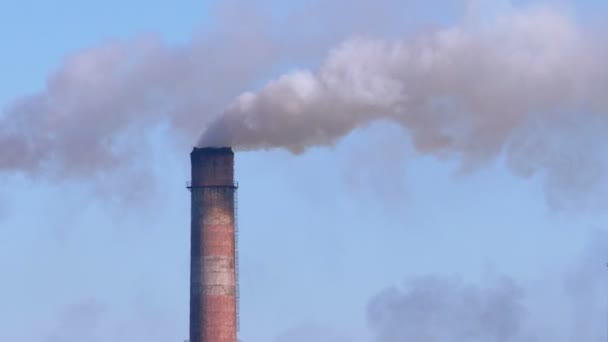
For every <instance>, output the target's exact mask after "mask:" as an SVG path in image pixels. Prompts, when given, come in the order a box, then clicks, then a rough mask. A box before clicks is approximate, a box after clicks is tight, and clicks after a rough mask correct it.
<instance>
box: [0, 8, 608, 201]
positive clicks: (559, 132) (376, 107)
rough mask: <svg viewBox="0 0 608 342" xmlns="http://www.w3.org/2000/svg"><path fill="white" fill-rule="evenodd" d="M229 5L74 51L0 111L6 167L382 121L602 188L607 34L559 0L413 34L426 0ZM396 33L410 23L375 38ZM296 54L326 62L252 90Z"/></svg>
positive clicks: (64, 173)
mask: <svg viewBox="0 0 608 342" xmlns="http://www.w3.org/2000/svg"><path fill="white" fill-rule="evenodd" d="M228 3H229V4H231V5H227V6H226V7H225V8H224V9H223V10H222V11H219V12H218V13H220V14H219V15H218V18H219V19H218V25H217V27H215V28H214V29H213V30H211V31H210V32H207V33H206V34H200V35H196V36H195V37H194V38H193V40H192V41H191V42H189V43H187V44H185V45H181V46H173V45H171V44H167V43H166V42H164V41H163V40H162V39H160V38H158V37H156V36H153V35H143V36H140V37H137V38H134V39H132V40H126V41H121V40H115V41H111V42H109V43H106V44H104V45H101V46H98V47H93V48H90V49H85V50H82V51H79V52H77V53H74V54H72V55H70V56H68V57H67V58H66V59H65V61H64V63H63V64H62V66H61V67H60V68H59V70H58V71H57V72H55V73H53V74H52V75H51V76H50V77H49V79H48V82H47V86H46V89H44V90H43V91H41V92H39V93H36V94H32V95H28V96H24V97H22V98H21V99H19V100H18V101H15V102H14V103H12V104H11V105H10V106H8V107H6V108H5V109H4V110H3V112H2V113H1V114H0V145H1V146H2V147H3V148H2V149H1V150H0V170H6V171H17V172H21V173H25V174H28V175H32V176H39V175H44V176H47V175H54V176H59V177H74V176H77V177H85V178H86V177H89V176H90V175H92V174H100V173H101V174H103V173H106V172H108V171H112V170H116V169H118V168H120V167H122V166H125V165H129V164H130V163H132V159H133V158H134V156H137V152H136V151H137V150H141V145H142V144H144V143H145V142H146V140H145V139H146V134H147V133H146V132H149V131H150V130H151V128H153V127H156V126H158V125H159V124H161V125H162V124H165V125H167V126H168V127H169V128H170V130H171V132H173V133H176V134H175V135H176V136H178V137H180V139H183V138H186V139H196V136H197V135H199V134H200V132H201V131H203V132H204V133H203V134H202V136H200V138H199V140H198V145H199V146H219V145H222V146H224V145H230V146H233V147H235V148H236V149H238V150H254V149H273V148H284V149H287V150H290V151H292V152H294V153H300V152H303V151H305V150H306V149H308V148H310V147H313V146H328V145H334V144H336V143H338V142H339V141H340V139H341V138H343V137H345V136H347V135H348V134H349V133H351V132H352V131H353V130H356V129H358V128H361V127H364V126H367V125H370V124H372V123H374V122H379V121H385V122H386V121H388V122H391V123H394V124H396V125H398V126H399V127H402V128H403V129H404V131H405V132H406V133H407V136H408V137H409V138H410V139H411V141H412V143H413V145H414V147H415V148H416V150H417V151H418V152H419V153H422V154H429V155H433V156H437V157H440V158H453V159H456V160H459V161H461V165H462V169H463V170H465V171H466V170H471V169H474V168H475V167H478V166H480V165H483V164H486V163H488V162H491V161H493V160H495V159H496V158H497V157H499V156H503V155H504V156H506V158H507V164H508V166H509V167H510V168H511V169H512V170H513V171H514V172H515V173H516V174H518V175H521V176H524V177H529V176H533V175H536V174H537V173H542V174H545V175H546V179H545V181H546V184H547V190H548V192H547V193H548V194H549V197H550V198H551V199H552V201H553V204H554V205H555V206H560V205H562V204H563V203H562V201H561V199H563V198H576V196H572V194H573V193H575V194H576V193H588V192H589V191H591V190H594V189H595V188H596V187H597V184H599V182H600V180H602V179H603V177H604V176H603V175H604V174H606V172H605V171H606V170H608V167H607V165H606V163H605V160H606V158H605V157H606V156H604V155H603V154H605V152H603V151H601V149H600V148H599V147H598V146H602V145H604V144H605V143H606V138H605V136H607V135H606V134H605V132H606V129H607V128H608V125H607V122H606V117H607V114H608V100H607V99H608V97H607V96H605V95H606V91H607V89H608V62H606V61H608V58H606V57H607V56H606V53H605V52H606V51H605V47H606V42H605V40H603V39H602V38H600V37H599V35H595V34H594V33H593V31H592V30H590V29H588V28H586V27H584V26H583V25H582V24H580V23H578V22H577V21H576V20H575V19H574V18H572V17H571V16H569V15H567V14H565V13H564V12H562V11H558V10H556V9H554V8H552V7H548V6H532V7H527V8H519V9H514V8H509V9H503V10H501V11H500V13H498V14H497V15H495V16H494V17H492V18H491V19H487V18H486V20H484V21H483V22H479V21H476V20H470V18H469V17H468V16H464V18H463V20H462V21H460V22H456V23H455V24H451V25H448V26H446V27H444V28H442V29H434V30H430V29H427V30H426V31H422V32H419V33H418V34H412V32H411V31H412V30H411V27H410V26H409V25H412V23H418V22H417V20H418V19H412V17H416V15H413V13H416V12H415V11H416V10H417V9H419V8H422V7H424V6H423V5H420V2H417V1H407V2H402V1H393V0H385V1H381V2H380V3H379V4H378V5H376V4H374V6H370V5H365V6H364V5H363V4H364V2H361V3H356V4H355V3H353V4H352V6H350V4H351V3H350V2H348V3H345V2H344V1H339V0H335V1H333V2H331V3H330V4H331V5H332V6H329V7H327V8H326V6H325V2H323V6H321V5H320V4H321V3H317V2H314V3H313V4H312V5H310V6H308V7H307V6H302V8H303V9H302V10H301V11H299V12H298V11H295V14H292V15H291V16H287V17H288V18H287V20H284V21H280V20H274V18H273V17H272V16H269V15H268V14H267V13H263V12H264V11H263V10H260V9H258V8H257V7H256V5H250V6H249V7H248V10H247V11H244V10H242V6H243V4H238V6H233V5H235V4H233V3H232V2H228ZM439 3H441V4H442V5H443V6H449V7H450V8H451V7H454V4H457V3H460V1H450V2H449V4H448V3H447V2H439ZM355 5H356V6H355ZM231 6H233V7H238V8H240V9H241V10H240V11H238V13H239V14H235V13H237V11H235V10H234V8H233V7H231ZM343 6H349V8H350V7H352V10H353V13H354V14H350V12H349V13H348V14H344V13H340V11H339V10H338V8H343ZM429 6H432V5H429ZM262 7H263V6H262ZM296 7H297V6H296ZM322 8H323V9H322ZM226 9H228V10H226ZM230 9H232V10H230ZM404 9H407V11H404ZM408 11H409V12H408ZM243 13H244V14H243ZM399 13H402V14H403V13H405V14H406V17H407V18H410V20H405V19H406V18H404V16H403V15H401V14H399ZM338 17H339V18H340V19H336V18H338ZM310 18H316V19H315V20H316V21H315V20H311V19H310ZM235 22H238V23H239V25H234V23H235ZM408 23H409V24H408ZM287 24H290V25H287ZM399 24H400V25H401V29H396V27H399ZM315 25H317V26H315ZM278 26H280V27H281V28H278ZM285 27H292V29H287V30H285V29H283V28H285ZM318 27H321V28H322V31H323V34H316V33H315V32H317V31H318ZM404 27H407V28H406V29H403V28H404ZM315 28H316V30H315ZM406 31H407V32H409V33H410V34H405V33H404V32H406ZM387 32H390V33H391V34H387ZM395 33H404V34H403V35H402V38H401V39H386V38H380V37H387V36H394V35H395ZM349 36H350V37H351V38H349V39H346V38H347V37H349ZM337 40H338V41H342V42H341V43H337V42H336V41H337ZM332 44H334V45H333V46H334V47H333V48H329V46H331V45H332ZM326 48H327V49H329V53H327V55H326V58H325V59H324V60H323V61H322V62H321V63H319V62H318V59H319V58H320V56H319V55H320V53H319V51H321V50H324V49H326ZM244 51H246V53H243V52H244ZM321 55H322V54H321ZM321 59H322V58H321ZM294 63H295V64H296V65H319V66H318V67H317V68H313V69H310V70H308V69H300V70H296V71H293V72H289V73H287V74H284V75H283V76H280V77H278V78H277V79H275V80H273V81H270V82H268V83H267V84H266V85H265V86H263V87H261V88H260V89H259V90H257V91H249V92H243V91H244V90H246V89H256V85H257V84H260V82H261V81H262V80H264V79H267V77H268V76H269V75H271V74H274V73H276V71H277V68H280V67H281V66H285V65H294ZM239 94H240V95H239ZM566 204H567V203H566Z"/></svg>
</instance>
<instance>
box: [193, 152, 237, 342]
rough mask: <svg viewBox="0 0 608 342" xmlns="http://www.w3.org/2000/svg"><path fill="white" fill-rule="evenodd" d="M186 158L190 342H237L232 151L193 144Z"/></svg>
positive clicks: (234, 187) (234, 190)
mask: <svg viewBox="0 0 608 342" xmlns="http://www.w3.org/2000/svg"><path fill="white" fill-rule="evenodd" d="M190 160H191V163H192V180H191V182H190V183H189V186H188V188H189V189H190V193H191V253H190V257H191V259H190V342H236V341H237V274H236V262H237V260H236V235H235V234H236V229H235V228H236V222H235V221H236V220H235V210H236V208H235V206H236V205H235V199H236V189H237V186H236V183H235V182H234V153H233V151H232V149H231V148H194V150H193V151H192V153H191V154H190Z"/></svg>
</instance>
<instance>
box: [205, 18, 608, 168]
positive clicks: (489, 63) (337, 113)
mask: <svg viewBox="0 0 608 342" xmlns="http://www.w3.org/2000/svg"><path fill="white" fill-rule="evenodd" d="M599 43H600V42H599V41H597V40H593V39H592V37H591V36H590V35H589V34H587V33H586V32H583V31H582V29H581V28H580V27H578V26H577V25H576V24H575V23H574V22H573V21H572V20H570V19H569V18H567V17H566V16H564V15H561V14H559V13H556V12H554V11H552V10H550V9H548V8H534V9H529V10H527V11H525V12H519V13H513V14H509V15H506V16H503V17H499V18H498V19H497V20H496V21H495V22H494V23H493V24H492V25H485V26H473V25H466V24H464V25H462V26H459V27H453V28H449V29H445V30H441V31H438V32H434V33H430V34H425V35H422V36H418V37H415V38H413V39H408V40H396V41H387V40H379V39H371V38H360V39H351V40H349V41H346V42H344V43H342V44H341V45H340V46H338V47H337V48H335V49H333V50H332V51H331V52H330V53H329V55H328V57H327V58H326V60H325V61H324V63H323V64H322V66H321V67H320V68H319V69H318V70H315V71H310V70H299V71H295V72H292V73H289V74H286V75H284V76H281V77H280V78H278V79H276V80H274V81H272V82H270V83H269V84H268V85H266V86H265V87H264V88H263V89H262V90H260V91H259V92H257V93H251V92H248V93H244V94H242V95H241V96H239V97H238V98H237V99H236V101H234V102H233V103H232V104H231V105H230V106H229V107H228V109H227V110H226V111H225V113H224V114H223V115H222V116H221V117H220V118H219V119H218V120H217V121H215V122H214V123H213V124H212V125H211V126H209V127H208V128H207V130H206V132H205V133H204V134H203V136H202V137H201V139H200V141H199V144H198V145H199V146H234V147H236V148H240V149H243V150H249V149H260V148H287V149H289V150H291V151H293V152H301V151H304V150H305V149H306V148H308V147H311V146H319V145H332V144H335V143H336V142H337V141H338V140H339V139H340V138H341V137H343V136H345V135H347V134H348V133H350V132H351V131H353V130H354V129H356V128H358V127H361V126H365V125H368V124H370V123H371V122H373V121H377V120H390V121H394V122H395V123H398V124H399V125H402V126H403V127H404V128H405V129H406V130H408V132H410V134H411V136H412V138H413V140H414V143H415V145H416V147H417V148H418V150H419V151H420V152H422V153H435V154H441V153H444V152H448V153H455V154H457V155H460V156H462V157H463V158H464V159H465V160H469V161H475V160H480V159H481V160H483V159H488V158H491V157H494V156H495V155H496V154H497V153H499V152H500V151H502V149H503V148H504V147H505V145H506V144H507V143H508V142H509V139H510V138H511V137H512V136H513V134H514V133H515V132H517V131H518V130H521V129H524V128H525V127H526V126H528V125H530V124H532V123H536V122H538V121H545V120H552V119H556V120H559V118H558V117H557V116H558V114H559V113H564V112H568V113H572V112H576V113H589V112H592V113H601V114H608V100H606V96H605V91H606V86H607V85H608V62H606V60H608V59H606V58H604V57H605V55H604V51H603V50H602V49H601V47H603V46H602V45H603V44H599Z"/></svg>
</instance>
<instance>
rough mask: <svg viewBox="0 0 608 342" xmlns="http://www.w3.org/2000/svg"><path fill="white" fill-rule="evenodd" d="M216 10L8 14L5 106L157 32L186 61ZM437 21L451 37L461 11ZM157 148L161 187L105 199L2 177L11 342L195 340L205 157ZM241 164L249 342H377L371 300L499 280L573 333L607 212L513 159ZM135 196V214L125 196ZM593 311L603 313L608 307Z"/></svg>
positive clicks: (389, 142) (404, 141)
mask: <svg viewBox="0 0 608 342" xmlns="http://www.w3.org/2000/svg"><path fill="white" fill-rule="evenodd" d="M267 6H270V7H268V8H266V9H264V10H265V11H271V10H274V11H277V12H278V13H281V11H283V10H284V9H282V8H279V9H277V7H273V6H272V4H271V3H270V2H268V4H267ZM606 6H607V5H606V4H600V3H599V1H584V2H583V1H580V2H577V4H576V7H577V11H578V15H579V16H580V17H581V18H583V20H595V21H598V20H600V19H605V16H606V15H608V14H607V12H606V11H607V10H608V9H607V8H606ZM212 7H213V6H212V4H211V3H210V2H204V1H190V0H177V1H172V2H164V3H163V2H155V1H152V2H151V1H140V0H136V1H130V2H129V3H128V4H124V3H123V2H118V1H115V0H110V1H88V2H86V3H84V2H80V1H75V0H56V1H53V2H52V3H51V2H42V1H31V0H30V1H21V2H9V1H3V2H1V3H0V41H2V42H3V44H2V51H1V55H2V57H1V58H0V75H2V82H0V105H1V106H2V107H6V106H8V105H9V104H10V103H11V102H12V101H13V100H14V99H15V98H18V97H20V96H22V95H24V94H28V93H32V92H36V91H38V90H40V89H42V88H44V86H45V82H46V79H47V76H48V75H49V73H51V72H52V71H53V70H54V69H56V68H57V66H58V65H59V64H60V63H61V61H62V59H63V57H64V56H65V55H67V54H69V53H70V52H72V51H75V50H78V49H82V48H85V47H89V46H94V45H97V44H100V43H102V42H104V41H106V40H108V39H111V38H115V37H120V38H130V37H133V36H135V35H137V34H138V33H140V32H148V31H149V32H158V33H160V34H161V35H162V36H163V37H165V38H166V39H167V40H169V41H170V42H172V43H174V44H181V43H184V42H186V41H187V40H188V38H189V37H190V36H191V35H192V34H193V33H195V32H200V31H206V30H208V29H209V28H210V27H213V23H214V21H215V15H216V14H214V13H216V12H213V11H212ZM264 10H263V11H264ZM424 12H425V13H426V12H428V13H430V14H429V16H430V17H432V18H433V21H440V22H450V21H452V20H453V19H454V18H453V17H452V16H453V15H454V13H455V12H457V11H456V10H454V7H453V6H451V7H450V8H448V7H447V5H446V8H445V9H442V8H441V7H434V8H426V9H425V11H424ZM483 13H485V12H483ZM416 20H419V18H417V19H416ZM235 25H238V23H235ZM404 25H407V24H404ZM386 29H387V30H388V31H390V30H392V28H390V27H387V28H386ZM283 68H285V67H283V66H281V67H280V69H283ZM286 68H290V66H287V67H286ZM269 76H271V75H269ZM176 141H178V142H176ZM386 146H391V147H390V148H388V150H387V151H386V152H385V153H378V152H377V151H378V150H377V149H381V150H382V149H385V148H387V147H386ZM0 148H2V147H1V146H0ZM147 148H149V150H148V151H146V152H144V153H142V155H141V156H140V157H138V159H137V162H139V163H142V165H144V166H143V167H145V168H147V169H149V170H150V173H151V175H152V176H151V178H149V179H147V181H146V182H138V183H132V179H131V178H129V177H125V178H124V179H114V178H116V175H112V176H111V177H114V178H113V179H112V181H111V182H109V183H103V186H106V185H107V184H109V186H110V188H108V189H105V190H107V191H105V192H104V191H100V189H98V188H96V185H95V184H93V183H95V182H96V181H98V179H97V178H94V179H86V178H84V179H78V180H60V181H53V180H49V179H47V178H45V177H28V176H24V175H22V174H19V173H12V172H3V173H0V184H2V186H0V271H1V277H0V279H1V285H0V289H1V290H2V291H0V340H2V341H11V340H12V341H53V342H63V341H66V342H70V341H77V340H83V339H85V340H90V341H127V340H131V341H133V340H136V341H138V340H147V341H182V340H183V339H185V338H187V335H188V312H187V310H188V305H187V304H188V297H187V296H188V277H189V275H188V271H189V270H188V262H189V260H188V254H189V242H188V238H189V217H188V215H189V212H190V208H189V205H190V204H189V194H188V192H187V190H186V189H185V188H184V183H185V181H186V180H187V178H188V170H189V164H188V163H189V159H188V153H189V152H190V146H188V144H185V143H183V141H181V140H180V139H178V138H176V137H175V136H174V135H173V133H172V132H171V131H170V130H168V129H167V127H164V126H163V125H159V126H158V127H156V128H155V129H154V130H152V131H151V132H150V133H149V146H147ZM236 163H237V178H238V181H239V184H240V189H239V228H240V237H239V241H240V262H241V264H240V271H241V274H240V280H241V285H240V286H241V310H242V311H241V315H240V317H241V339H242V340H243V341H252V342H256V341H274V340H275V339H277V338H279V339H280V338H281V336H290V335H289V333H290V332H292V331H296V332H300V331H306V332H308V333H310V334H312V335H310V336H317V335H315V334H320V335H319V336H333V335H338V336H346V337H347V338H348V339H347V340H349V341H351V340H352V341H369V340H370V338H371V337H370V336H371V333H370V329H369V328H368V323H367V317H366V310H367V305H368V303H369V300H370V298H372V297H373V296H374V295H376V294H377V293H379V292H381V291H382V290H383V289H385V288H387V287H392V286H401V285H402V284H403V283H404V282H405V281H406V279H408V278H412V277H417V276H424V275H440V276H456V277H461V278H462V279H464V280H465V281H467V282H471V283H479V282H483V278H484V277H485V276H486V275H487V274H488V273H491V274H499V275H506V276H509V277H512V278H513V279H515V280H516V281H517V282H518V283H519V284H520V285H521V286H522V287H523V288H524V289H525V291H526V297H527V298H529V303H530V306H531V307H532V309H531V311H533V312H535V313H536V316H534V317H536V318H535V319H534V320H533V324H536V325H535V327H537V329H540V327H548V326H553V325H560V324H562V325H569V324H571V321H569V319H570V318H572V317H573V316H572V315H575V314H574V313H573V312H575V311H573V310H572V306H573V304H572V303H571V301H570V299H568V298H567V295H564V294H563V293H562V290H563V289H562V288H563V284H562V282H563V279H562V278H563V277H564V276H565V275H567V274H569V272H570V270H571V269H573V268H574V269H577V268H578V267H579V260H580V259H581V258H582V256H584V255H585V253H586V252H585V251H586V246H587V245H588V244H589V243H590V241H594V239H596V238H597V236H598V234H599V235H601V234H602V233H601V232H602V231H603V230H604V229H605V222H606V218H607V215H606V214H604V213H603V212H602V211H601V210H589V211H587V210H583V211H576V210H574V211H556V210H554V209H552V208H550V207H549V206H548V205H547V202H546V199H545V194H544V191H543V180H542V176H539V177H535V178H532V179H522V178H519V177H515V176H513V175H512V174H511V173H510V172H509V170H508V169H507V167H506V166H505V162H504V160H502V159H501V158H500V159H499V160H496V161H495V162H493V163H491V165H489V166H487V167H485V168H482V169H480V170H478V171H475V172H473V173H472V174H467V175H460V174H459V173H458V172H457V171H458V165H457V163H456V162H454V161H449V160H448V161H442V160H437V159H436V158H432V157H421V156H418V155H417V154H416V153H415V152H414V151H413V148H412V147H411V146H410V143H409V139H408V137H407V135H406V134H405V133H403V132H402V131H400V130H399V129H396V128H395V127H391V126H389V125H387V124H376V125H373V126H371V127H368V128H365V129H363V130H359V131H356V132H355V133H353V134H351V135H349V136H348V137H347V138H346V139H345V140H344V141H342V142H341V143H340V144H338V145H337V146H336V147H334V148H314V149H312V150H310V151H308V152H306V153H305V154H303V155H299V156H295V155H292V154H289V153H288V152H285V151H258V152H243V153H239V154H237V160H236ZM119 178H120V177H119ZM127 187H132V189H131V188H129V189H131V190H130V191H131V192H132V193H133V194H134V197H133V198H135V200H129V199H124V198H120V197H115V196H112V194H111V193H112V191H114V190H117V191H120V190H121V189H123V190H124V188H127ZM101 190H103V189H101ZM100 193H104V194H102V195H100ZM108 193H109V195H108ZM598 232H599V233H598ZM604 259H605V258H604ZM604 259H602V258H601V257H600V258H598V259H597V260H596V259H592V260H591V261H589V262H591V263H594V262H597V265H599V267H597V268H596V267H595V266H592V267H591V270H592V271H593V272H598V273H601V272H602V270H603V269H602V265H603V262H604V261H605V260H604ZM593 281H594V282H597V283H594V284H602V282H604V281H605V279H604V278H603V276H600V277H599V280H593ZM595 289H596V288H595V287H594V291H595ZM593 294H594V295H596V296H595V297H592V298H591V302H594V303H597V302H599V301H605V294H603V293H601V292H593ZM581 302H582V301H581ZM595 309H596V307H595V304H594V305H593V307H592V308H590V312H592V313H594V314H595V313H598V311H593V310H595ZM562 312H563V314H561V313H562ZM539 313H540V314H539ZM548 313H553V314H554V315H555V317H552V316H551V315H550V314H548ZM539 315H540V316H541V317H543V319H539V318H538V316H539ZM531 324H532V323H531ZM597 328H598V327H597V326H590V327H589V329H596V330H597ZM602 333H603V330H601V331H599V332H589V335H587V336H595V337H597V336H598V334H600V336H601V334H602ZM285 334H287V335H285ZM298 334H299V333H298ZM302 336H306V335H305V334H303V335H302ZM323 338H327V339H328V340H333V339H332V338H331V337H323ZM301 339H302V340H303V341H304V340H306V338H305V337H301ZM319 340H320V339H319Z"/></svg>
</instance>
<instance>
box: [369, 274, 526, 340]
mask: <svg viewBox="0 0 608 342" xmlns="http://www.w3.org/2000/svg"><path fill="white" fill-rule="evenodd" d="M522 297H523V292H522V290H521V289H520V288H519V287H518V286H517V285H515V284H514V283H513V282H512V281H511V280H509V279H502V280H500V281H497V282H495V283H493V284H489V285H486V287H477V286H471V285H465V284H463V283H462V282H460V281H459V280H456V279H451V278H440V277H427V278H424V277H423V278H417V279H414V280H413V281H412V282H411V283H410V284H409V285H408V286H407V288H406V289H404V290H400V289H396V288H393V289H388V290H385V291H384V292H383V293H381V294H379V295H377V296H376V297H375V298H373V299H372V300H371V301H370V304H369V310H368V318H369V322H370V327H371V329H372V331H373V332H374V335H375V340H376V341H381V342H397V341H419V342H427V341H428V342H431V341H463V342H469V341H470V342H482V341H483V342H488V341H523V340H525V338H524V337H523V332H522V331H521V330H522V329H521V326H520V325H521V323H522V320H523V316H524V314H525V310H524V305H523V302H522Z"/></svg>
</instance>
